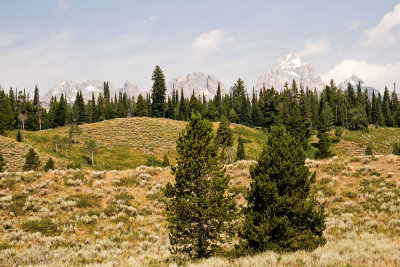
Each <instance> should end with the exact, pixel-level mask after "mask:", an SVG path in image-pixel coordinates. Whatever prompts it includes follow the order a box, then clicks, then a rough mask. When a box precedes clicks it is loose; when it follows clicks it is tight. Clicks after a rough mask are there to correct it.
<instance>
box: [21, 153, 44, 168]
mask: <svg viewBox="0 0 400 267" xmlns="http://www.w3.org/2000/svg"><path fill="white" fill-rule="evenodd" d="M40 164H41V163H40V159H39V156H38V154H36V152H35V150H33V148H31V149H29V152H28V153H27V154H26V156H25V165H24V168H23V170H24V171H30V170H34V171H37V170H38V169H39V167H40Z"/></svg>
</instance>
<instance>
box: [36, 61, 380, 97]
mask: <svg viewBox="0 0 400 267" xmlns="http://www.w3.org/2000/svg"><path fill="white" fill-rule="evenodd" d="M293 80H295V81H296V83H297V84H298V86H300V85H303V87H304V88H307V87H308V88H309V89H312V90H314V89H316V90H317V91H321V90H323V88H324V86H325V84H324V82H323V81H322V79H321V76H320V75H319V74H318V73H317V71H316V70H315V69H314V68H313V67H312V66H311V65H310V64H308V63H305V62H303V61H302V60H301V58H300V57H298V56H296V55H293V54H288V55H286V56H284V57H282V58H280V59H279V60H278V61H277V62H276V63H275V64H274V66H273V67H272V69H271V70H270V71H268V72H266V73H264V74H261V75H260V76H259V78H258V81H257V82H256V84H255V86H254V88H255V89H256V90H257V91H258V90H259V89H260V88H263V86H265V88H271V87H274V88H275V89H276V90H278V91H281V90H283V88H284V85H285V83H286V82H287V83H289V85H291V83H292V81H293ZM359 81H360V82H361V86H362V89H363V90H368V92H369V94H370V95H372V92H375V93H378V92H379V91H378V90H377V89H375V88H373V87H370V86H367V85H366V84H365V83H364V81H363V80H361V79H360V78H359V77H357V76H355V75H352V73H349V78H348V79H346V80H345V81H342V82H340V81H335V82H336V84H338V86H340V87H342V88H343V89H346V88H347V84H348V83H349V82H350V83H351V84H352V85H353V87H356V85H357V84H358V82H359ZM103 82H104V81H101V80H89V81H86V82H82V83H74V82H72V81H61V82H60V83H58V84H56V85H55V86H53V87H52V88H51V89H50V90H49V91H48V92H47V93H46V94H45V95H43V97H42V101H43V102H45V103H49V102H50V99H51V96H56V97H57V98H58V99H59V98H60V96H61V94H62V93H63V94H64V95H66V97H67V100H68V102H74V100H75V96H76V93H77V92H78V91H82V94H83V97H84V99H85V101H87V100H89V99H91V97H92V93H94V95H95V97H96V99H97V96H98V94H99V93H102V92H103ZM219 82H220V80H219V79H217V78H216V77H214V76H211V75H206V74H204V73H202V72H193V73H190V74H188V75H186V76H185V77H176V78H173V79H171V80H170V81H168V82H167V83H166V85H167V95H171V94H172V90H173V88H175V90H178V91H179V93H180V92H181V89H182V90H183V93H184V95H185V97H190V96H191V95H192V94H193V92H194V93H195V95H196V96H199V95H200V96H203V94H204V96H205V97H206V99H207V100H209V99H212V98H213V97H214V96H215V94H216V92H217V87H218V83H219ZM245 84H246V85H247V89H248V91H249V92H250V91H251V90H252V87H253V86H252V85H251V84H250V83H249V82H248V81H245ZM220 85H221V92H222V95H224V94H227V93H229V92H230V89H231V87H226V86H225V85H224V84H223V83H222V82H221V83H220ZM109 86H110V93H111V95H112V96H114V95H115V94H116V95H117V96H118V94H119V93H120V92H121V93H127V95H128V96H129V97H132V96H134V97H135V98H136V97H137V96H138V95H139V94H140V93H142V94H146V93H150V90H151V89H150V88H149V89H148V88H146V89H144V88H140V89H139V88H138V87H137V86H136V85H135V84H134V83H132V82H125V83H124V84H123V85H122V86H120V85H118V84H115V83H111V82H110V83H109Z"/></svg>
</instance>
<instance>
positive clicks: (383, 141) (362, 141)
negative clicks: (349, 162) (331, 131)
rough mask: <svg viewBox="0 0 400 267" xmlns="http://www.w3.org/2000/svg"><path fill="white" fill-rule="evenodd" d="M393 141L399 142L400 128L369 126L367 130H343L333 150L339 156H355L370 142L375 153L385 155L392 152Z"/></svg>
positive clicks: (361, 152) (362, 152)
mask: <svg viewBox="0 0 400 267" xmlns="http://www.w3.org/2000/svg"><path fill="white" fill-rule="evenodd" d="M395 142H400V128H388V127H380V128H374V127H369V128H368V131H349V130H345V132H344V134H343V137H342V140H341V142H340V143H339V144H337V145H335V147H334V151H335V152H336V153H337V154H338V155H339V156H355V155H360V154H364V152H365V148H366V146H367V145H368V144H372V146H373V150H374V152H375V153H376V154H383V155H387V154H391V153H392V150H393V144H394V143H395Z"/></svg>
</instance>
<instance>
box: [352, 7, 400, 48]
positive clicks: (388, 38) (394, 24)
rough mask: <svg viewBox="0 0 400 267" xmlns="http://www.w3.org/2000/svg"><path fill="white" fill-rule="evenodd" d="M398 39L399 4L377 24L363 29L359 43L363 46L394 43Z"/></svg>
mask: <svg viewBox="0 0 400 267" xmlns="http://www.w3.org/2000/svg"><path fill="white" fill-rule="evenodd" d="M399 39H400V4H397V5H396V6H395V7H394V9H393V11H390V12H388V13H386V14H385V15H384V16H383V18H382V20H381V21H380V22H379V23H378V25H376V26H374V27H371V28H369V29H368V30H366V31H364V32H363V34H362V38H361V40H360V41H359V43H360V44H361V45H363V46H371V45H375V44H381V43H382V44H384V45H386V46H390V45H394V44H395V43H397V42H398V41H399Z"/></svg>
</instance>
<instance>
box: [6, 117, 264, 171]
mask: <svg viewBox="0 0 400 267" xmlns="http://www.w3.org/2000/svg"><path fill="white" fill-rule="evenodd" d="M185 125H186V122H183V121H175V120H170V119H157V118H148V117H134V118H124V119H114V120H108V121H103V122H98V123H91V124H84V125H81V126H80V128H81V129H82V135H81V136H80V137H79V138H78V143H77V144H76V145H72V146H71V149H70V151H69V152H68V160H71V161H74V162H77V163H80V164H81V166H82V167H83V166H86V167H90V168H92V166H90V164H89V159H88V156H87V153H86V151H85V149H84V145H85V140H89V139H94V140H96V142H97V145H98V151H97V153H96V154H95V166H94V167H93V168H94V169H97V170H114V169H117V170H124V169H132V168H135V167H137V166H139V165H142V164H144V163H145V162H146V159H147V157H149V156H151V155H153V156H155V157H157V158H158V159H160V160H162V158H163V155H164V154H167V156H168V158H169V160H170V162H171V163H173V162H174V160H175V156H176V151H175V146H176V143H175V142H176V139H177V138H178V136H179V133H180V132H181V131H182V130H183V128H184V127H185ZM218 125H219V123H213V127H214V130H215V131H216V129H217V128H218ZM231 128H232V129H233V132H234V140H235V142H234V146H233V147H234V148H235V149H236V142H237V136H241V137H242V138H243V139H244V140H245V149H246V156H247V157H248V159H256V157H257V156H258V154H259V152H260V151H261V149H262V144H263V143H264V142H265V140H266V135H265V134H264V133H263V132H262V131H261V130H256V129H252V128H248V127H245V126H241V125H234V124H232V125H231ZM68 133H69V127H61V128H57V129H51V130H46V131H41V132H26V140H27V143H28V144H30V145H32V146H33V147H35V148H37V149H38V150H40V151H43V152H45V153H49V154H51V155H53V156H54V157H58V158H61V159H65V152H64V150H63V149H60V150H59V151H58V152H57V153H56V152H54V145H53V144H52V139H53V137H54V136H55V135H59V136H61V137H63V136H68ZM15 134H16V132H10V133H9V136H10V138H14V137H15Z"/></svg>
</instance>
